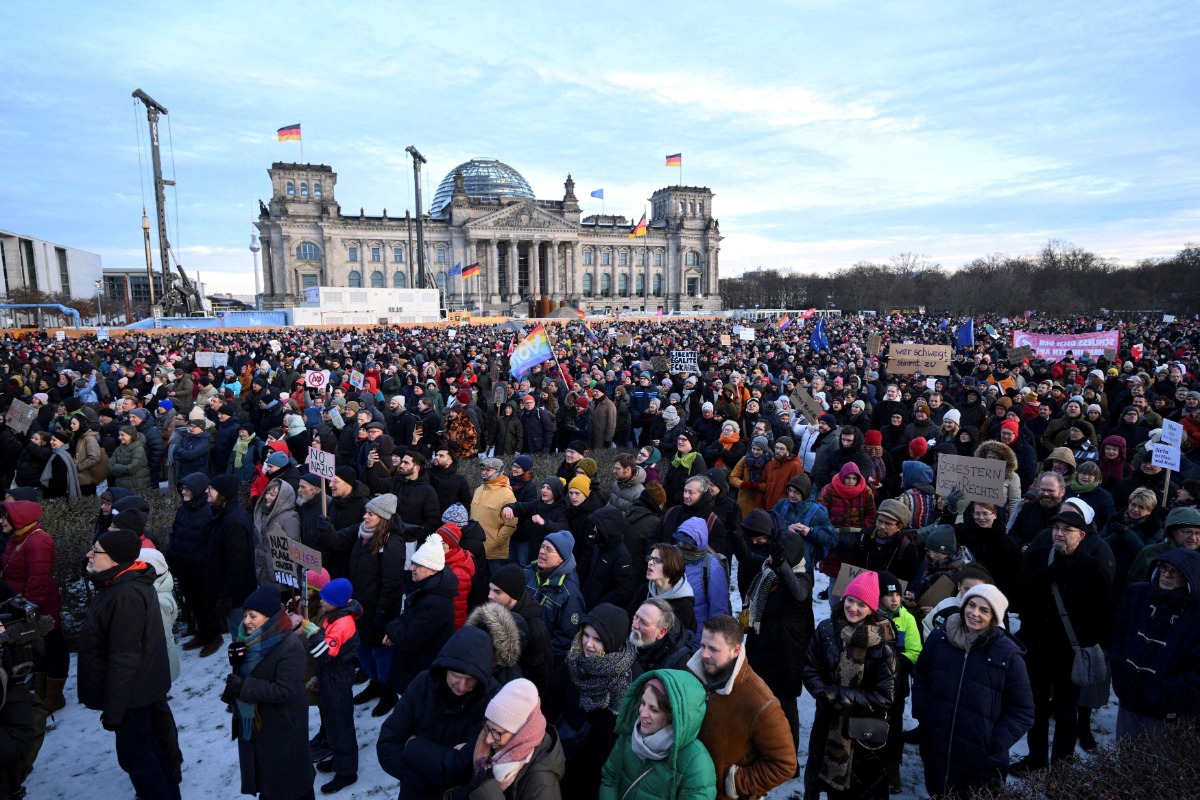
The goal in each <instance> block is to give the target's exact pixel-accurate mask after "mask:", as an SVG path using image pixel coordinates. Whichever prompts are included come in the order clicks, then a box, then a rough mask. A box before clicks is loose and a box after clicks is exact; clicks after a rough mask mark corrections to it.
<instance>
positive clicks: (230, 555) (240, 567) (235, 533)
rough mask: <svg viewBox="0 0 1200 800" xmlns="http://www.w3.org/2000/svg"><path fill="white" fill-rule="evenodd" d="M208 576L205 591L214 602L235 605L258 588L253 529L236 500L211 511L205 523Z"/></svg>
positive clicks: (235, 606)
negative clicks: (207, 523)
mask: <svg viewBox="0 0 1200 800" xmlns="http://www.w3.org/2000/svg"><path fill="white" fill-rule="evenodd" d="M207 566H208V576H207V580H206V586H205V590H206V591H207V592H208V594H207V596H208V597H210V598H211V599H212V601H213V603H214V604H216V603H219V602H221V601H225V600H227V601H229V602H230V603H231V604H232V605H233V607H234V608H237V605H238V604H239V603H241V602H242V601H243V600H245V599H246V598H247V597H249V596H250V593H251V592H253V591H254V590H255V589H257V588H258V581H257V580H256V579H255V576H254V528H253V526H252V525H251V523H250V516H249V515H248V514H247V513H246V512H245V510H244V509H243V508H242V507H241V506H240V505H238V502H237V500H236V499H231V500H226V501H225V507H224V508H222V509H220V510H216V509H214V510H213V516H212V520H211V522H209V526H208V563H207Z"/></svg>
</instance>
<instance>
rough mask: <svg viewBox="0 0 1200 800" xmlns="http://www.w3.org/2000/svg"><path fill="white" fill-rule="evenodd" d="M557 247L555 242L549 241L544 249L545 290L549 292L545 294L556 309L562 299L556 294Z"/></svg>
mask: <svg viewBox="0 0 1200 800" xmlns="http://www.w3.org/2000/svg"><path fill="white" fill-rule="evenodd" d="M558 245H559V243H558V241H557V240H551V241H550V246H549V247H548V248H547V249H546V288H547V289H548V290H549V291H547V292H546V294H547V296H549V298H550V304H551V305H552V306H553V307H554V308H558V301H559V300H561V299H562V296H561V295H560V294H559V292H558Z"/></svg>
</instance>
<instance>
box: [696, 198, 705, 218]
mask: <svg viewBox="0 0 1200 800" xmlns="http://www.w3.org/2000/svg"><path fill="white" fill-rule="evenodd" d="M696 208H698V209H700V216H702V217H703V216H704V201H703V200H701V201H700V202H699V203H697V204H696Z"/></svg>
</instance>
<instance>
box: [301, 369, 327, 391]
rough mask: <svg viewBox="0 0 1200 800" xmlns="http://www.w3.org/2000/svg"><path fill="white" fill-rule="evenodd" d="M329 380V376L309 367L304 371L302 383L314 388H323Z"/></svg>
mask: <svg viewBox="0 0 1200 800" xmlns="http://www.w3.org/2000/svg"><path fill="white" fill-rule="evenodd" d="M328 382H329V376H328V375H326V374H325V373H324V372H322V371H321V370H319V369H310V370H307V371H306V372H305V373H304V385H305V386H311V387H312V388H314V389H324V388H325V384H326V383H328Z"/></svg>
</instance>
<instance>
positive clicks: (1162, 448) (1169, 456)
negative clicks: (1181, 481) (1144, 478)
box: [1151, 442, 1179, 472]
mask: <svg viewBox="0 0 1200 800" xmlns="http://www.w3.org/2000/svg"><path fill="white" fill-rule="evenodd" d="M1151 463H1152V464H1154V466H1156V467H1162V468H1163V469H1169V470H1172V471H1174V472H1179V448H1178V447H1171V445H1169V444H1163V443H1162V442H1159V443H1158V444H1156V445H1154V457H1153V459H1152V461H1151Z"/></svg>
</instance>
